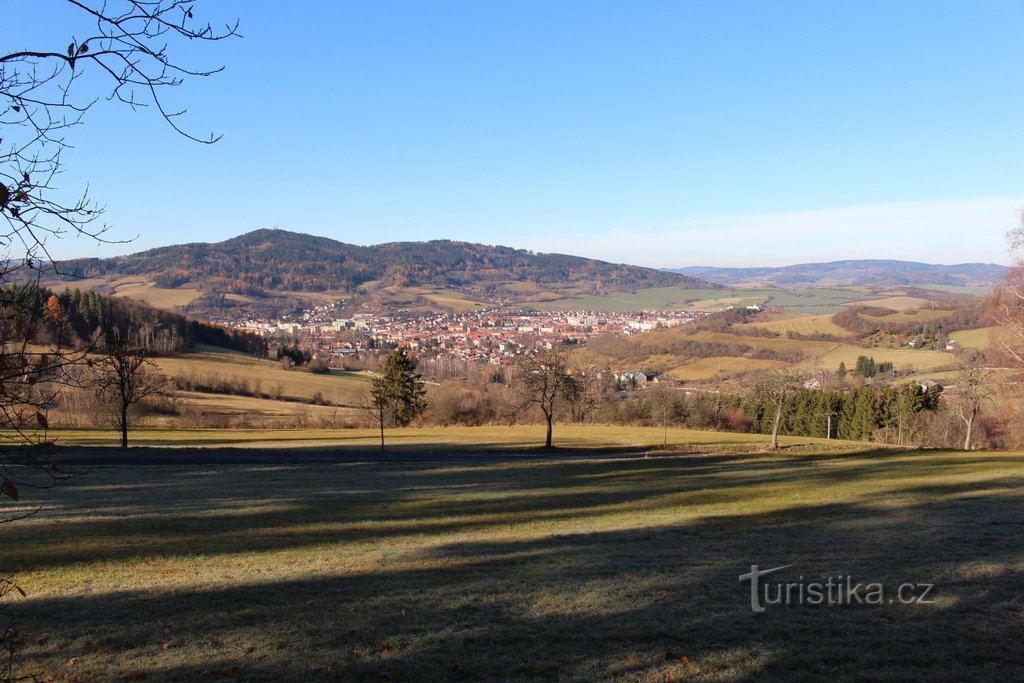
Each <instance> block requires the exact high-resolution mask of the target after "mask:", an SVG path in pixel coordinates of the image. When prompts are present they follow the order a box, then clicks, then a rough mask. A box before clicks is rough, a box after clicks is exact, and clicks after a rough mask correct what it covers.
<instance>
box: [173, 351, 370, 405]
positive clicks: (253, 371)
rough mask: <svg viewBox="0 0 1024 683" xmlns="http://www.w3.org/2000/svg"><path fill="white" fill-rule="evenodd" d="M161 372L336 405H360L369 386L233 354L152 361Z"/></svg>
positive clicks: (356, 378) (364, 379) (359, 378)
mask: <svg viewBox="0 0 1024 683" xmlns="http://www.w3.org/2000/svg"><path fill="white" fill-rule="evenodd" d="M155 362H156V364H157V366H158V367H159V368H160V372H162V373H163V374H165V375H167V376H169V377H188V376H200V377H203V376H206V377H210V376H216V377H220V378H224V379H231V380H234V381H243V380H244V381H246V382H248V383H249V385H250V387H251V388H255V385H256V383H257V382H259V384H260V389H261V391H263V392H270V391H272V390H276V389H277V388H278V387H280V388H281V395H282V396H285V397H288V398H292V399H297V400H304V401H308V400H310V399H312V398H313V396H314V395H315V394H316V393H318V392H319V393H320V394H321V395H322V396H323V397H324V398H325V399H326V400H328V401H330V402H331V403H335V404H338V405H344V404H355V403H359V402H360V401H361V400H362V398H363V395H364V393H365V391H366V387H367V386H368V381H369V376H368V375H364V374H361V373H352V372H346V373H341V372H338V371H335V372H332V373H331V374H312V373H308V372H303V371H302V370H286V369H284V368H282V367H281V365H280V364H279V363H277V362H275V361H270V360H266V359H260V358H253V357H251V356H244V355H240V354H234V353H221V352H211V351H201V352H198V353H188V354H183V355H180V356H172V357H168V358H157V359H155Z"/></svg>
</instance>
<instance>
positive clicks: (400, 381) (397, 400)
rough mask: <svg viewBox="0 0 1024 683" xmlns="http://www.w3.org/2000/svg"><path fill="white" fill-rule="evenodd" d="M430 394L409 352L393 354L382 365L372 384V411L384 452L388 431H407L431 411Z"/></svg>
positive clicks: (398, 351)
mask: <svg viewBox="0 0 1024 683" xmlns="http://www.w3.org/2000/svg"><path fill="white" fill-rule="evenodd" d="M426 393H427V390H426V387H425V386H424V384H423V382H422V381H421V380H420V375H418V374H417V373H416V359H414V358H411V357H409V356H408V355H406V353H405V349H402V348H398V349H395V350H394V351H392V352H391V354H389V355H388V356H387V357H385V358H384V360H383V361H382V362H381V364H380V368H379V369H378V370H377V374H376V376H374V378H373V381H372V382H371V383H370V404H369V406H368V409H369V410H370V412H371V413H372V414H373V417H374V419H375V420H376V421H377V423H378V424H379V425H380V448H381V450H384V428H385V427H386V426H388V425H394V426H397V427H405V426H406V425H408V424H409V423H410V422H412V421H413V420H414V419H415V418H416V416H417V415H419V414H420V413H422V412H423V411H424V410H426V408H427V400H426V398H424V396H425V395H426Z"/></svg>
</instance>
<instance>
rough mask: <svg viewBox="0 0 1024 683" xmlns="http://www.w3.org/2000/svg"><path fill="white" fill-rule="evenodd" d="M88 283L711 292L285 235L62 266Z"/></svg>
mask: <svg viewBox="0 0 1024 683" xmlns="http://www.w3.org/2000/svg"><path fill="white" fill-rule="evenodd" d="M58 266H59V268H60V269H61V272H65V273H71V274H74V275H75V276H77V277H78V278H85V279H97V278H100V279H107V280H109V279H113V278H119V277H120V278H124V277H131V276H135V277H143V278H145V279H147V280H151V281H152V282H154V283H155V285H156V286H157V287H160V288H165V289H176V288H182V287H184V288H191V289H197V288H202V289H204V290H205V291H211V290H213V291H220V292H222V293H229V294H236V295H242V296H257V297H258V296H264V295H266V294H268V293H271V292H281V291H285V292H322V291H327V290H340V291H353V290H357V289H359V288H361V287H365V286H375V285H379V284H385V285H397V286H427V287H455V288H464V289H467V290H470V291H476V292H480V293H485V294H486V293H508V294H509V295H515V293H516V291H517V290H516V287H515V283H523V282H527V283H533V284H535V285H539V286H541V287H543V288H544V289H546V290H550V291H555V292H559V291H565V290H572V289H575V290H577V291H585V292H588V293H600V292H603V291H626V290H630V289H634V288H645V287H707V286H708V284H707V283H705V282H703V281H701V280H699V279H698V278H695V277H692V276H688V275H683V274H678V273H668V272H664V271H659V270H655V269H652V268H640V267H637V266H629V265H623V264H614V263H607V262H604V261H597V260H594V259H586V258H581V257H578V256H568V255H564V254H539V253H534V252H530V251H525V250H521V249H512V248H510V247H502V246H488V245H483V244H470V243H466V242H453V241H449V240H436V241H431V242H391V243H387V244H378V245H374V246H369V247H363V246H358V245H354V244H345V243H343V242H338V241H335V240H332V239H329V238H326V237H317V236H314V235H305V234H300V233H294V232H288V231H285V230H277V229H273V230H256V231H254V232H250V233H247V234H244V235H241V236H239V237H235V238H232V239H229V240H226V241H224V242H217V243H194V244H183V245H175V246H168V247H160V248H157V249H150V250H148V251H143V252H139V253H136V254H131V255H128V256H121V257H116V258H108V259H97V258H90V259H78V260H73V261H65V262H62V263H60V264H58ZM712 286H714V285H712Z"/></svg>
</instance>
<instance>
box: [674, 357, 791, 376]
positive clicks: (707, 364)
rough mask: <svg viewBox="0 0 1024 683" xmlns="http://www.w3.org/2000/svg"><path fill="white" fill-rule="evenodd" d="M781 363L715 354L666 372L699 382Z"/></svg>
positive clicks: (774, 366)
mask: <svg viewBox="0 0 1024 683" xmlns="http://www.w3.org/2000/svg"><path fill="white" fill-rule="evenodd" d="M782 365H784V363H781V362H779V361H773V360H760V359H756V358H734V357H731V356H721V357H718V356H715V357H711V358H698V359H697V360H695V361H692V362H689V363H685V364H683V365H680V366H678V367H675V368H672V369H671V370H670V371H669V373H668V374H669V375H671V376H672V377H675V378H676V379H681V380H683V381H686V382H699V381H702V380H708V379H713V378H715V377H727V376H731V375H738V374H740V373H742V372H756V371H760V370H771V369H772V368H777V367H780V366H782Z"/></svg>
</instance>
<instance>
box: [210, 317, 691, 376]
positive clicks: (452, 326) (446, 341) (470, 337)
mask: <svg viewBox="0 0 1024 683" xmlns="http://www.w3.org/2000/svg"><path fill="white" fill-rule="evenodd" d="M342 309H343V302H338V303H335V304H329V305H322V306H316V307H314V308H311V309H307V310H306V311H304V312H303V313H302V314H301V315H300V316H297V317H296V318H295V319H291V318H288V317H284V318H282V319H280V320H257V319H242V320H231V321H219V322H222V323H224V324H227V325H229V326H230V327H232V328H234V329H239V330H245V331H249V332H257V333H259V334H262V335H264V336H268V337H274V338H281V339H292V340H295V341H298V342H299V343H301V344H302V345H303V346H304V347H309V349H310V350H311V351H312V352H313V354H314V355H321V356H322V355H326V354H329V355H330V356H332V357H335V358H338V357H344V356H346V355H350V354H356V353H358V352H359V351H362V350H365V349H373V348H381V347H391V346H403V347H406V348H409V349H411V350H412V351H414V352H415V353H416V354H417V355H419V356H420V357H423V358H437V359H450V360H455V361H462V362H466V363H480V364H492V365H501V364H504V363H507V362H510V361H511V360H512V359H513V358H514V357H515V356H518V355H522V354H523V353H528V352H530V351H532V350H545V349H551V348H554V347H555V346H558V345H565V344H577V343H584V342H586V340H587V339H590V338H591V337H594V336H598V335H605V334H618V335H631V334H639V333H643V332H649V331H651V330H655V329H663V328H669V327H676V326H678V325H683V324H686V323H688V322H691V321H693V320H694V319H696V318H698V317H701V316H704V315H707V314H706V313H701V312H696V311H639V312H630V313H605V312H595V311H560V312H543V311H526V310H521V311H509V310H507V309H498V308H489V309H484V310H478V311H471V312H461V313H456V312H452V313H441V312H437V313H430V314H414V313H412V312H409V311H404V310H399V311H384V310H368V311H365V312H360V313H354V314H350V315H349V317H340V316H339V311H340V310H342Z"/></svg>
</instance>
